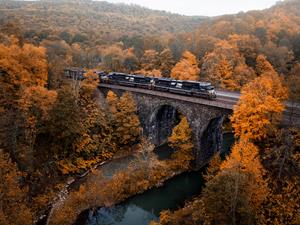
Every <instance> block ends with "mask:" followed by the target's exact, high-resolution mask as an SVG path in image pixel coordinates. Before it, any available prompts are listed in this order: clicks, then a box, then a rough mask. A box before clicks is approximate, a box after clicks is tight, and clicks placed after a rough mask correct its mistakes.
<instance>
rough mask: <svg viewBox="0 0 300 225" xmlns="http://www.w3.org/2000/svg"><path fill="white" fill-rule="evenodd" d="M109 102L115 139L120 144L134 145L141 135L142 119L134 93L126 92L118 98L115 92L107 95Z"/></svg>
mask: <svg viewBox="0 0 300 225" xmlns="http://www.w3.org/2000/svg"><path fill="white" fill-rule="evenodd" d="M107 102H108V104H109V105H110V109H111V113H112V123H113V127H114V137H113V138H114V141H115V143H117V145H118V146H125V145H127V146H128V145H132V144H134V143H136V142H137V140H138V139H139V136H140V132H141V128H140V121H139V118H138V116H137V115H136V112H137V108H136V105H135V102H134V99H133V97H132V95H131V94H130V93H129V92H125V93H124V94H123V95H122V96H121V97H120V98H118V97H117V96H116V95H115V94H114V93H113V92H109V93H108V95H107Z"/></svg>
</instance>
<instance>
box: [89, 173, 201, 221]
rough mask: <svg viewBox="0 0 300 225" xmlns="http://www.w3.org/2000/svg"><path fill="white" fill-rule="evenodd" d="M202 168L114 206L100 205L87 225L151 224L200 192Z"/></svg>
mask: <svg viewBox="0 0 300 225" xmlns="http://www.w3.org/2000/svg"><path fill="white" fill-rule="evenodd" d="M202 184H203V179H202V177H201V175H200V172H187V173H183V174H181V175H178V176H176V177H175V178H173V179H170V180H169V181H167V182H165V184H164V186H162V187H159V188H154V189H152V190H149V191H147V192H145V193H144V194H141V195H137V196H134V197H132V198H130V199H128V200H127V201H125V202H124V203H121V204H119V205H117V206H114V207H111V208H104V207H102V208H100V209H99V210H98V211H96V212H95V213H93V214H92V213H91V214H90V215H89V219H88V221H87V223H86V225H147V224H148V223H149V222H150V221H151V220H157V219H158V216H159V213H160V212H161V211H162V210H164V209H176V208H178V207H179V206H182V205H183V203H184V201H185V200H186V199H189V198H191V197H192V196H195V195H197V194H199V193H200V191H201V187H202Z"/></svg>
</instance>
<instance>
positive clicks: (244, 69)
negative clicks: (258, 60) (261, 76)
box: [201, 41, 254, 90]
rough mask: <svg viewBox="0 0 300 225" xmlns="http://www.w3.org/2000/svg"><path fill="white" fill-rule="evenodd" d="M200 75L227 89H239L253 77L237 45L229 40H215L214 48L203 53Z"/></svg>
mask: <svg viewBox="0 0 300 225" xmlns="http://www.w3.org/2000/svg"><path fill="white" fill-rule="evenodd" d="M201 75H202V76H203V77H205V78H206V79H208V80H209V81H211V82H212V83H213V84H214V85H216V86H217V87H221V88H224V89H229V90H240V88H241V87H242V86H243V85H244V84H245V83H247V82H249V81H250V80H252V79H253V78H254V73H253V71H252V70H251V69H250V68H249V67H248V66H247V65H246V63H245V58H244V57H243V56H242V55H241V54H240V52H239V49H238V46H237V45H236V44H234V43H231V42H229V41H219V42H217V43H216V44H215V49H214V50H213V51H212V52H210V53H207V54H206V55H205V57H204V59H203V63H202V67H201Z"/></svg>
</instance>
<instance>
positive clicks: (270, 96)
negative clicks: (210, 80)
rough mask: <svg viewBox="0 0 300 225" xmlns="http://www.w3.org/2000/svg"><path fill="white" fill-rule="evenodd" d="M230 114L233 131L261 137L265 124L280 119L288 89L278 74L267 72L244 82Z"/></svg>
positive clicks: (249, 136)
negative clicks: (245, 83) (246, 82)
mask: <svg viewBox="0 0 300 225" xmlns="http://www.w3.org/2000/svg"><path fill="white" fill-rule="evenodd" d="M241 93H242V95H241V97H240V100H239V102H238V104H237V105H236V106H235V107H234V111H233V115H232V117H231V122H232V127H233V128H234V131H235V135H236V136H240V137H243V138H246V139H252V140H260V139H262V138H264V137H265V136H266V135H267V131H268V127H270V125H272V124H274V123H276V122H277V121H278V120H279V119H280V115H281V113H282V111H283V110H284V105H283V103H282V101H283V100H285V99H286V98H287V89H286V88H285V87H284V86H283V85H282V82H281V79H280V77H279V76H278V74H276V73H274V72H272V73H270V72H267V73H265V74H263V75H261V76H260V77H258V78H256V79H255V80H253V81H252V82H250V83H249V84H247V85H245V86H244V87H243V89H242V91H241Z"/></svg>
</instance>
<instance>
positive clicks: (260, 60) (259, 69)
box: [255, 55, 275, 76]
mask: <svg viewBox="0 0 300 225" xmlns="http://www.w3.org/2000/svg"><path fill="white" fill-rule="evenodd" d="M255 69H256V73H257V74H258V75H259V76H260V75H262V74H264V73H272V72H275V70H274V68H273V66H272V65H271V63H270V62H269V61H268V60H267V59H266V57H265V56H264V55H259V56H257V58H256V67H255Z"/></svg>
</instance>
